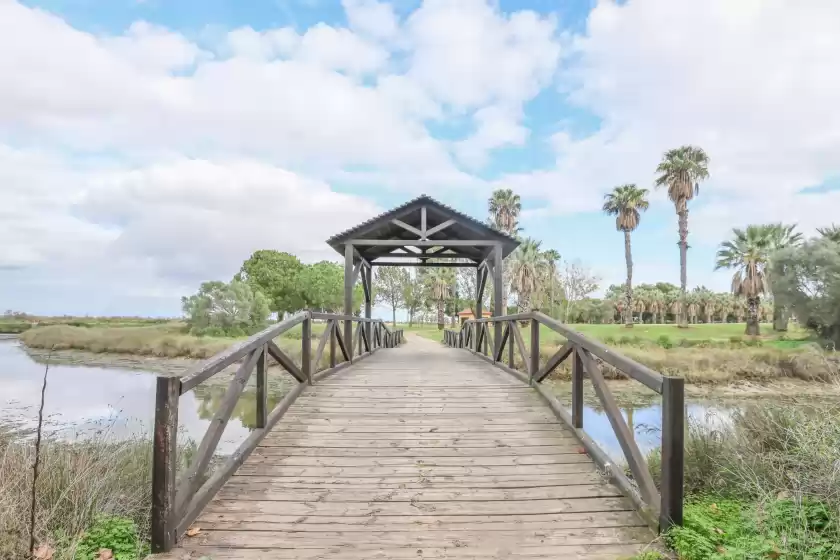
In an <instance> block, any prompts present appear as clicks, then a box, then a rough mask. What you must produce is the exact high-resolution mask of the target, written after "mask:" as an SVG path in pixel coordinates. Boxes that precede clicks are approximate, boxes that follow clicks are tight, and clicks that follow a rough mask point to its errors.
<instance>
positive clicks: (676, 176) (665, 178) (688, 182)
mask: <svg viewBox="0 0 840 560" xmlns="http://www.w3.org/2000/svg"><path fill="white" fill-rule="evenodd" d="M656 172H657V173H658V174H659V176H658V177H657V178H656V186H657V187H665V188H667V189H668V198H670V199H671V202H673V203H674V207H675V208H676V211H677V217H678V222H679V235H680V243H679V244H680V297H681V298H682V299H683V300H685V294H686V285H687V282H688V277H687V270H686V260H687V258H688V201H689V200H691V199H693V198H694V197H695V196H696V195H697V194H699V193H700V181H701V180H703V179H707V178H708V177H709V156H707V155H706V152H704V151H703V149H702V148H698V147H696V146H682V147H680V148H676V149H674V150H668V151H667V152H665V155H664V156H663V158H662V162H661V163H660V164H659V166H658V167H657V168H656ZM679 308H680V311H679V317H678V318H677V323H678V324H679V325H680V326H685V325H686V322H685V321H686V316H685V305H684V304H682V305H680V306H679Z"/></svg>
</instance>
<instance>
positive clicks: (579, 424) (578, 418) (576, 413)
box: [572, 346, 583, 429]
mask: <svg viewBox="0 0 840 560" xmlns="http://www.w3.org/2000/svg"><path fill="white" fill-rule="evenodd" d="M572 426H574V427H575V428H578V429H582V428H583V360H581V357H580V348H578V347H577V346H575V348H574V350H572Z"/></svg>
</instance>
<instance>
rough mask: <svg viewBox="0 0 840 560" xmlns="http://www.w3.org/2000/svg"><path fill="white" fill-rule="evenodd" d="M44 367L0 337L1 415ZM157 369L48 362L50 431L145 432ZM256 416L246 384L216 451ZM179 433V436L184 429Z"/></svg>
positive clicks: (652, 434) (210, 401)
mask: <svg viewBox="0 0 840 560" xmlns="http://www.w3.org/2000/svg"><path fill="white" fill-rule="evenodd" d="M43 373H44V366H43V365H42V364H40V363H37V362H35V361H34V360H33V359H32V358H30V357H29V355H28V354H27V353H26V352H25V351H24V350H23V349H22V348H21V347H20V345H19V343H18V342H17V341H15V340H0V422H6V423H13V424H16V425H20V426H24V427H31V426H34V425H35V423H36V422H37V413H38V402H39V398H40V390H41V381H42V377H43ZM283 393H284V390H283V388H282V385H281V388H280V389H278V390H277V391H275V392H274V393H273V394H271V395H270V396H269V407H273V406H274V404H275V403H276V402H277V401H278V400H279V399H280V398H281V397H282V395H283ZM223 394H224V387H206V386H199V387H197V388H196V389H195V390H194V391H191V392H189V393H187V394H185V395H183V396H182V397H181V403H180V408H179V423H180V426H181V430H182V434H183V435H185V436H187V437H190V438H192V439H193V440H200V438H201V437H202V435H203V434H204V432H205V430H206V429H207V426H208V424H209V422H210V419H211V418H212V417H213V414H214V413H215V411H216V410H217V409H218V407H219V404H220V402H221V398H222V396H223ZM154 401H155V375H154V374H151V373H146V372H137V371H130V370H122V369H109V368H101V367H86V366H61V365H53V366H50V373H49V380H48V384H47V395H46V408H45V411H46V414H47V422H46V425H47V430H48V431H49V432H51V433H53V434H55V435H56V436H58V437H63V438H68V439H72V438H79V437H86V436H88V435H90V434H91V433H95V432H96V431H99V430H103V429H107V430H108V432H109V434H110V435H111V436H112V437H115V438H126V437H129V436H132V435H137V434H144V433H146V434H147V433H150V427H151V424H152V419H153V416H154V404H155V402H154ZM687 408H688V414H689V416H691V417H692V418H693V419H694V420H695V421H698V422H707V423H726V422H727V420H728V418H729V415H730V413H731V410H732V409H727V408H722V407H717V406H713V405H709V404H701V403H697V404H689V405H688V407H687ZM623 414H624V416H625V418H626V419H627V421H628V424H629V425H630V426H631V427H632V428H633V432H634V434H635V438H636V441H637V442H638V444H639V446H640V447H641V448H642V451H643V452H647V451H649V450H650V449H652V448H655V447H657V446H658V445H659V428H660V425H661V410H660V408H659V406H658V405H654V406H645V407H638V408H625V409H624V410H623ZM255 418H256V399H255V398H254V393H253V390H251V391H247V390H246V391H245V393H244V394H243V396H242V397H241V398H240V399H239V402H238V403H237V405H236V408H235V409H234V412H233V416H232V418H231V420H230V422H229V423H228V426H227V428H226V429H225V433H224V435H223V436H222V441H221V442H220V443H219V448H218V452H219V453H229V452H232V451H233V450H235V449H236V447H237V446H238V445H239V443H241V442H242V441H243V440H244V439H245V437H246V436H247V434H248V433H249V432H250V430H251V429H252V428H253V427H254V423H255ZM584 428H585V429H586V432H587V433H588V434H589V435H590V437H592V438H593V439H594V440H595V441H596V442H598V444H599V445H600V446H601V447H602V449H604V450H605V451H606V452H607V453H609V454H610V456H612V457H613V458H614V459H615V460H616V461H619V462H621V461H623V458H622V453H621V448H620V447H619V445H618V442H617V440H616V439H615V436H614V435H613V432H612V428H611V426H610V423H609V420H608V419H607V417H606V415H605V414H604V412H603V410H600V409H599V408H597V407H587V408H586V409H585V411H584ZM182 437H183V436H182Z"/></svg>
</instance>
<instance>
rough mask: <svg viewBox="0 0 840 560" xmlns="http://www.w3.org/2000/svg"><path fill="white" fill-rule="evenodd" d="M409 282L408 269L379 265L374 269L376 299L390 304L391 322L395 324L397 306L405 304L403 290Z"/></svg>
mask: <svg viewBox="0 0 840 560" xmlns="http://www.w3.org/2000/svg"><path fill="white" fill-rule="evenodd" d="M409 282H410V278H409V276H408V270H406V269H405V268H403V267H401V266H380V267H378V268H377V271H376V279H375V280H374V283H375V284H376V301H377V302H383V303H387V304H388V305H390V306H391V323H392V324H393V325H394V326H395V327H396V326H397V308H398V307H401V306H403V305H404V304H405V291H406V287H407V286H408V284H409Z"/></svg>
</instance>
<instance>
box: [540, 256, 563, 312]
mask: <svg viewBox="0 0 840 560" xmlns="http://www.w3.org/2000/svg"><path fill="white" fill-rule="evenodd" d="M542 257H543V260H544V261H545V268H546V275H547V276H548V312H549V314H551V313H554V286H555V284H557V264H558V263H559V262H560V252H559V251H557V250H555V249H546V250H545V251H543V253H542Z"/></svg>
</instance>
